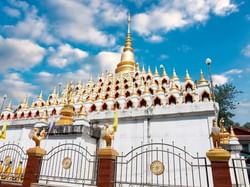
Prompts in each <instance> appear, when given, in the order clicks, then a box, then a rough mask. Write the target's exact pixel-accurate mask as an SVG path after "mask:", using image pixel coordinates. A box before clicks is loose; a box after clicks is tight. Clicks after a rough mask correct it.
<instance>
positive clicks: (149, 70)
mask: <svg viewBox="0 0 250 187" xmlns="http://www.w3.org/2000/svg"><path fill="white" fill-rule="evenodd" d="M148 74H152V72H151V68H150V66H148Z"/></svg>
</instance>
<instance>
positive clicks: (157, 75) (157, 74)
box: [154, 66, 159, 77]
mask: <svg viewBox="0 0 250 187" xmlns="http://www.w3.org/2000/svg"><path fill="white" fill-rule="evenodd" d="M154 76H155V77H159V73H158V69H157V67H156V66H155V73H154Z"/></svg>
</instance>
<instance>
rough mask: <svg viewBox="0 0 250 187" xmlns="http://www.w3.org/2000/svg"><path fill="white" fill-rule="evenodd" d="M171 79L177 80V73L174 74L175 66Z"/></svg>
mask: <svg viewBox="0 0 250 187" xmlns="http://www.w3.org/2000/svg"><path fill="white" fill-rule="evenodd" d="M172 79H173V80H174V81H178V80H179V78H178V76H177V74H176V71H175V68H173V76H172Z"/></svg>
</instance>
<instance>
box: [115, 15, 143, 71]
mask: <svg viewBox="0 0 250 187" xmlns="http://www.w3.org/2000/svg"><path fill="white" fill-rule="evenodd" d="M133 51H134V49H133V47H132V38H131V17H130V14H129V15H128V32H127V36H126V39H125V45H124V48H123V52H122V55H121V61H120V63H119V64H118V65H117V67H116V70H115V73H125V72H135V71H136V70H137V68H138V65H137V64H136V63H135V57H134V52H133Z"/></svg>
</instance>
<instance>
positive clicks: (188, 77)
mask: <svg viewBox="0 0 250 187" xmlns="http://www.w3.org/2000/svg"><path fill="white" fill-rule="evenodd" d="M189 80H192V79H191V77H190V75H189V73H188V70H186V76H185V81H189Z"/></svg>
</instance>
